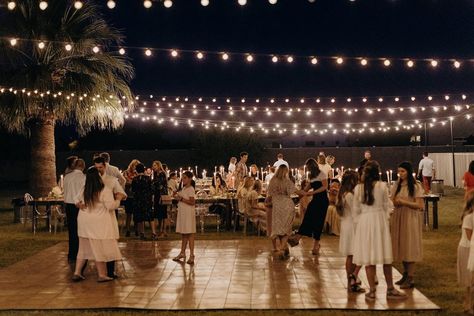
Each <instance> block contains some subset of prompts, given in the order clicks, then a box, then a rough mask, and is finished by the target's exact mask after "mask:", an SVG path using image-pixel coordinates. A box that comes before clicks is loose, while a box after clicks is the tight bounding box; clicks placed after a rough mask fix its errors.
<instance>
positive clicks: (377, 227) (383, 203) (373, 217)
mask: <svg viewBox="0 0 474 316" xmlns="http://www.w3.org/2000/svg"><path fill="white" fill-rule="evenodd" d="M392 210H393V203H392V201H391V200H390V197H389V193H388V188H387V185H386V184H385V183H384V182H382V181H380V166H379V164H378V163H377V162H376V161H373V160H372V161H369V162H367V163H366V165H365V167H364V171H363V173H362V179H361V183H360V184H358V185H357V186H356V187H355V189H354V200H353V203H352V212H353V214H354V219H355V220H354V222H355V224H356V230H355V235H354V248H353V255H354V259H353V261H354V264H356V265H360V266H363V265H364V266H365V270H366V274H367V279H368V281H369V285H370V291H369V292H368V293H367V294H365V297H366V299H367V300H371V301H373V300H375V298H376V295H375V290H376V288H375V286H376V284H375V267H376V265H377V264H381V265H383V272H384V275H385V280H386V282H387V299H389V300H392V299H406V297H407V296H406V295H405V294H403V293H401V292H400V291H398V290H396V289H395V287H394V285H393V278H392V261H393V256H392V239H391V237H390V224H389V217H390V213H391V212H392Z"/></svg>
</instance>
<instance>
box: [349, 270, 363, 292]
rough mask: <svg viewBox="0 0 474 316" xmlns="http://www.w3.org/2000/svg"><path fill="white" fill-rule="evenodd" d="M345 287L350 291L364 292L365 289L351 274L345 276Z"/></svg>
mask: <svg viewBox="0 0 474 316" xmlns="http://www.w3.org/2000/svg"><path fill="white" fill-rule="evenodd" d="M347 282H348V285H347V289H348V290H349V291H350V292H352V293H365V289H363V288H362V287H361V286H360V284H357V278H356V276H355V275H353V274H349V276H348V277H347Z"/></svg>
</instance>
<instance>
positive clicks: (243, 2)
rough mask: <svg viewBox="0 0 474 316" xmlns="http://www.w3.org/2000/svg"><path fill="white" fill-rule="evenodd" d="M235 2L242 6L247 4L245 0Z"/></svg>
mask: <svg viewBox="0 0 474 316" xmlns="http://www.w3.org/2000/svg"><path fill="white" fill-rule="evenodd" d="M237 2H238V3H239V4H240V5H242V6H244V5H246V4H247V0H238V1H237Z"/></svg>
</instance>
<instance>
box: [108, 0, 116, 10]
mask: <svg viewBox="0 0 474 316" xmlns="http://www.w3.org/2000/svg"><path fill="white" fill-rule="evenodd" d="M107 7H108V8H109V9H114V8H115V1H114V0H109V1H107Z"/></svg>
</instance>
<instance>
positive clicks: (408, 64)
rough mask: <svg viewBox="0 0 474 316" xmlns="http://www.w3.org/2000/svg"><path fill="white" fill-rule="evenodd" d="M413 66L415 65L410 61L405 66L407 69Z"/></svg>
mask: <svg viewBox="0 0 474 316" xmlns="http://www.w3.org/2000/svg"><path fill="white" fill-rule="evenodd" d="M414 65H415V63H414V62H413V61H412V60H409V61H407V66H408V68H411V67H413V66H414Z"/></svg>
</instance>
